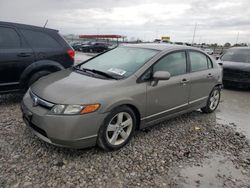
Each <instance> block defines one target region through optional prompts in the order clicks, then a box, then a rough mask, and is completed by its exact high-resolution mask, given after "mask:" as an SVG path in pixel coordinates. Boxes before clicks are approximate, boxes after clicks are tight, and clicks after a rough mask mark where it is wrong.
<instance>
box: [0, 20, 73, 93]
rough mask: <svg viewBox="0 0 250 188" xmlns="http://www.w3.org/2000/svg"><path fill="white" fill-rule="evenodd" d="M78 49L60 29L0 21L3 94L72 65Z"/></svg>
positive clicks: (0, 63)
mask: <svg viewBox="0 0 250 188" xmlns="http://www.w3.org/2000/svg"><path fill="white" fill-rule="evenodd" d="M74 55H75V52H74V50H73V49H72V48H71V47H70V46H69V45H68V44H67V43H66V42H65V40H64V39H63V38H62V37H61V36H60V35H59V34H58V31H57V30H53V29H48V28H43V27H36V26H31V25H24V24H17V23H9V22H0V93H6V92H13V91H19V90H21V89H26V88H28V87H29V86H30V85H31V84H32V83H34V82H35V81H36V80H38V79H39V78H41V77H42V76H45V75H48V74H50V73H52V72H55V71H59V70H62V69H64V68H68V67H71V66H72V65H73V63H74Z"/></svg>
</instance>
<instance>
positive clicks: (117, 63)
mask: <svg viewBox="0 0 250 188" xmlns="http://www.w3.org/2000/svg"><path fill="white" fill-rule="evenodd" d="M158 52H159V51H157V50H151V49H143V48H133V47H117V48H115V49H113V50H110V51H108V52H106V53H104V54H102V55H100V56H97V57H96V58H94V59H90V60H89V61H87V62H85V63H84V64H82V65H80V69H91V70H93V69H94V70H98V71H102V72H105V73H107V74H111V75H113V76H118V77H125V78H126V77H129V76H130V75H132V74H133V73H135V72H136V71H137V70H138V69H139V68H140V67H142V66H143V65H144V64H145V63H146V62H147V61H148V60H149V59H150V58H152V57H153V56H154V55H155V54H157V53H158Z"/></svg>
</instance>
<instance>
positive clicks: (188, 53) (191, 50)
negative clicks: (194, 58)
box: [187, 49, 214, 73]
mask: <svg viewBox="0 0 250 188" xmlns="http://www.w3.org/2000/svg"><path fill="white" fill-rule="evenodd" d="M190 52H196V53H200V54H202V55H204V56H205V57H206V60H207V69H203V70H198V71H192V69H191V59H190ZM187 57H188V62H189V73H194V72H201V71H206V70H209V69H213V68H214V64H213V61H212V60H211V58H210V57H209V56H208V55H207V54H205V53H204V52H201V51H198V50H193V49H190V50H187ZM208 59H209V60H210V62H211V65H212V67H211V68H209V67H208Z"/></svg>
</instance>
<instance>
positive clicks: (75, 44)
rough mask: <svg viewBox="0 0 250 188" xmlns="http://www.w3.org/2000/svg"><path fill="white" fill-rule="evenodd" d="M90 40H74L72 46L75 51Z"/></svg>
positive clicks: (79, 49)
mask: <svg viewBox="0 0 250 188" xmlns="http://www.w3.org/2000/svg"><path fill="white" fill-rule="evenodd" d="M90 43H91V42H89V41H85V42H76V43H74V44H72V45H71V46H72V48H73V49H74V50H75V51H82V47H84V46H86V45H89V44H90Z"/></svg>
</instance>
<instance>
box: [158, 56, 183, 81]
mask: <svg viewBox="0 0 250 188" xmlns="http://www.w3.org/2000/svg"><path fill="white" fill-rule="evenodd" d="M153 70H154V72H156V71H168V72H169V73H170V74H171V76H177V75H181V74H185V73H186V70H187V63H186V53H185V52H175V53H171V54H169V55H167V56H165V57H163V58H162V59H160V60H159V61H158V62H157V63H156V64H155V65H154V68H153Z"/></svg>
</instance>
